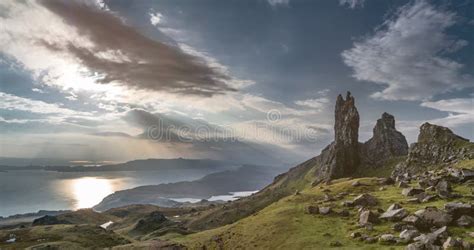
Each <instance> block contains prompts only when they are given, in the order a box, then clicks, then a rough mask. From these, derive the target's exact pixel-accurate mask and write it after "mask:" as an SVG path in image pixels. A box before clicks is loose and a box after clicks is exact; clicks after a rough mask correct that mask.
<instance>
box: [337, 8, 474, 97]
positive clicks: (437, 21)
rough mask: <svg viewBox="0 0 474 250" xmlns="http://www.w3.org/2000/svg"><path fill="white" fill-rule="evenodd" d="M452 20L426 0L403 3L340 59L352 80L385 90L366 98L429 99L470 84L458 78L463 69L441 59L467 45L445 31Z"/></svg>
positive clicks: (453, 16) (450, 14)
mask: <svg viewBox="0 0 474 250" xmlns="http://www.w3.org/2000/svg"><path fill="white" fill-rule="evenodd" d="M456 20H457V17H456V14H455V13H453V12H449V11H446V10H442V9H440V8H437V7H434V6H432V5H430V4H429V3H427V2H426V1H421V0H420V1H415V2H412V3H409V4H407V5H405V6H403V7H401V8H400V9H399V10H398V12H397V13H396V15H395V17H394V18H391V19H389V20H387V21H385V22H384V24H383V25H382V26H381V27H380V28H379V29H377V30H376V32H375V34H374V35H372V36H369V37H368V38H365V39H363V40H362V41H360V42H355V43H354V47H353V48H351V49H349V50H346V51H344V52H343V53H342V57H343V60H344V62H345V63H346V64H347V65H348V66H350V67H351V68H352V69H353V71H354V74H353V77H354V78H356V79H357V80H363V81H369V82H373V83H376V84H379V85H381V86H383V87H384V88H385V89H384V90H382V91H380V92H376V93H373V94H372V97H374V98H377V99H385V100H420V99H429V98H431V97H432V96H433V95H435V94H438V93H444V92H447V91H449V90H453V89H461V88H464V87H466V86H468V85H469V84H473V83H474V80H473V77H472V76H471V75H467V74H463V73H462V70H463V67H464V65H463V64H461V63H459V62H457V61H455V60H453V59H450V58H449V57H448V56H447V55H448V54H450V53H452V52H455V51H458V50H459V49H461V48H462V47H464V46H465V45H466V44H467V41H464V40H461V39H458V38H455V37H453V36H450V35H448V34H447V33H446V30H447V29H448V28H450V27H452V26H453V25H455V24H456Z"/></svg>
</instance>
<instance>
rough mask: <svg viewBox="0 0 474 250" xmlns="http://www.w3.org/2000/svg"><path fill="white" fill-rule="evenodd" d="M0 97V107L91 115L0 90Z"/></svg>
mask: <svg viewBox="0 0 474 250" xmlns="http://www.w3.org/2000/svg"><path fill="white" fill-rule="evenodd" d="M0 99H1V100H2V102H0V109H6V110H21V111H28V112H33V113H38V114H61V115H91V113H89V112H81V111H75V110H71V109H67V108H62V107H61V106H60V105H58V104H56V103H46V102H43V101H38V100H32V99H28V98H23V97H19V96H15V95H11V94H7V93H3V92H0Z"/></svg>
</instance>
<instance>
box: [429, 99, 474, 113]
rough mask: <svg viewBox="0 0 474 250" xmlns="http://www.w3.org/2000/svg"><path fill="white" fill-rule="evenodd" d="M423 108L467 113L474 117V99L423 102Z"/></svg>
mask: <svg viewBox="0 0 474 250" xmlns="http://www.w3.org/2000/svg"><path fill="white" fill-rule="evenodd" d="M421 106H423V107H428V108H432V109H437V110H441V111H446V112H455V113H465V114H473V115H474V99H472V98H455V99H448V100H439V101H435V102H423V103H421Z"/></svg>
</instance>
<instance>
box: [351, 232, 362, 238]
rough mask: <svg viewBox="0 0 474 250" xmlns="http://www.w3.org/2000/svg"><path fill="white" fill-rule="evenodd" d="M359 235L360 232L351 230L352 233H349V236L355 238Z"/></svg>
mask: <svg viewBox="0 0 474 250" xmlns="http://www.w3.org/2000/svg"><path fill="white" fill-rule="evenodd" d="M361 236H362V235H361V234H360V232H353V233H351V238H354V239H355V238H359V237H361Z"/></svg>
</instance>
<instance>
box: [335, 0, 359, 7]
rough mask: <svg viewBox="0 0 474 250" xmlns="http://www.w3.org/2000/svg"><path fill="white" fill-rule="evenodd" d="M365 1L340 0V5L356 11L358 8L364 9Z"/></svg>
mask: <svg viewBox="0 0 474 250" xmlns="http://www.w3.org/2000/svg"><path fill="white" fill-rule="evenodd" d="M364 3H365V0H339V4H340V5H343V6H347V7H349V8H351V9H355V8H357V7H364Z"/></svg>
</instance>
